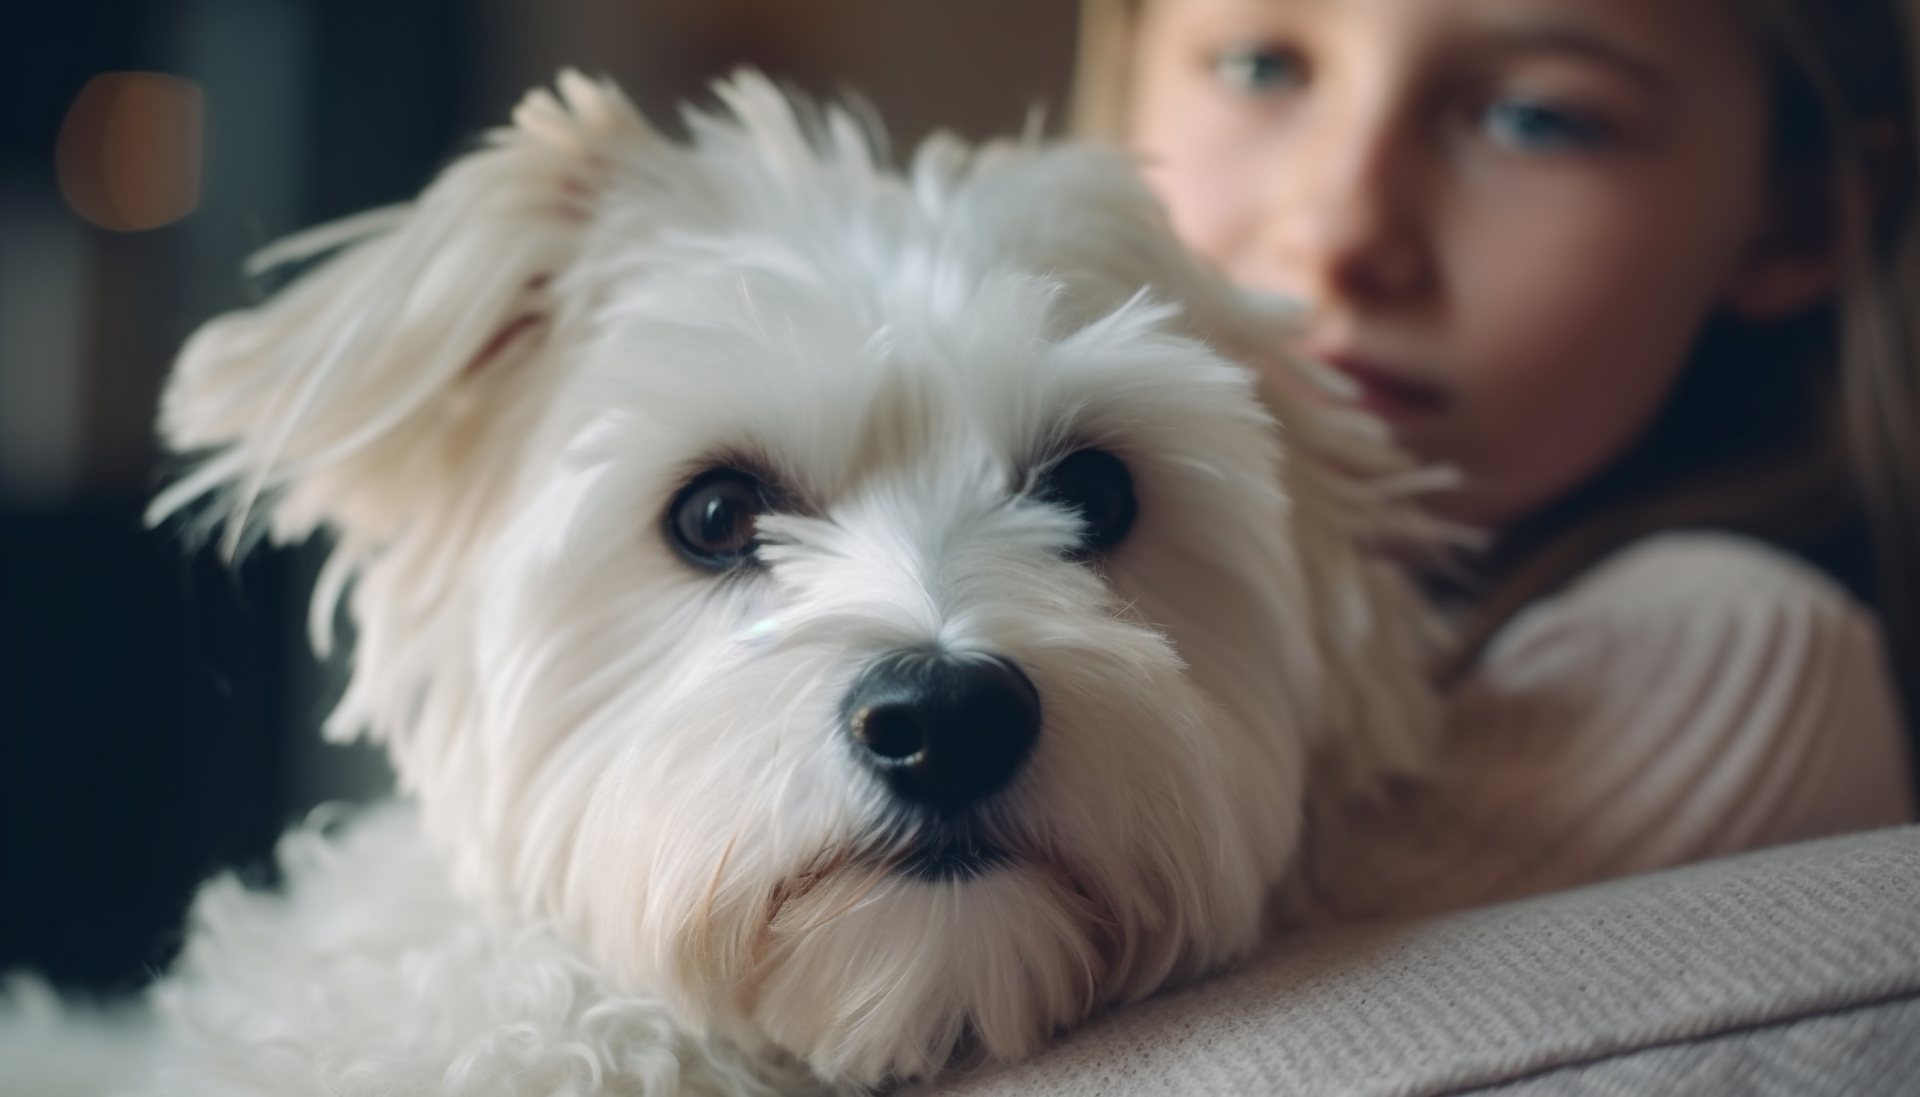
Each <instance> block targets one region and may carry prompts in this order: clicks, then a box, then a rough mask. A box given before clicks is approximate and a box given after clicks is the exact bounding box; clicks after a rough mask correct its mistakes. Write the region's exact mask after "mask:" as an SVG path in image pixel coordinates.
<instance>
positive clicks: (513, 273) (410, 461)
mask: <svg viewBox="0 0 1920 1097" xmlns="http://www.w3.org/2000/svg"><path fill="white" fill-rule="evenodd" d="M558 89H559V94H558V95H557V96H556V95H554V94H550V93H548V92H547V91H545V90H539V91H535V92H533V93H532V94H530V95H528V96H527V97H526V98H525V99H524V100H523V101H522V102H521V103H520V105H519V107H518V109H516V110H515V112H514V115H513V124H512V125H511V126H508V127H504V128H502V129H499V130H497V131H495V132H493V133H492V134H490V135H489V136H488V139H487V142H486V144H485V146H484V147H483V148H481V149H480V150H478V151H476V152H473V153H471V154H470V155H467V156H465V157H463V158H461V159H460V160H458V161H456V162H455V163H453V164H452V165H451V166H450V167H448V168H447V169H446V171H445V172H443V173H442V174H441V175H440V177H439V178H438V179H437V180H436V181H435V182H434V183H433V184H432V185H431V186H429V187H428V188H427V190H426V191H425V192H424V193H423V194H422V195H421V196H420V197H419V198H418V199H417V200H416V201H414V202H412V203H410V204H407V205H405V206H401V207H395V208H392V209H389V210H381V211H376V212H375V213H373V214H370V215H362V216H360V217H357V218H351V219H349V220H347V221H343V222H340V223H339V224H337V225H333V226H327V227H323V228H321V229H318V230H315V231H313V232H310V233H307V234H305V235H303V236H301V237H297V238H295V239H293V240H289V241H286V242H284V243H283V244H281V245H278V246H276V247H275V248H273V249H271V250H270V251H269V252H268V253H263V255H262V256H261V257H259V259H257V260H256V264H260V262H261V261H262V260H264V261H265V264H266V265H272V264H274V263H279V262H286V261H290V260H312V259H314V258H315V257H317V256H320V255H324V254H325V253H326V252H328V251H329V250H333V249H339V254H337V255H333V256H332V257H330V258H325V259H323V260H321V261H320V263H319V266H318V267H317V269H315V270H312V271H310V272H308V273H306V274H305V275H303V276H301V277H300V278H298V279H297V280H296V281H294V282H293V283H292V284H291V285H289V286H288V287H287V288H286V289H284V290H283V291H281V292H280V293H278V294H276V295H275V296H273V297H272V298H270V299H268V300H267V301H265V302H264V303H262V304H260V305H258V306H256V307H254V308H249V309H243V310H240V311H237V312H233V313H229V314H227V315H225V316H222V317H219V318H218V319H216V320H213V321H212V322H210V323H208V324H206V325H205V326H204V327H202V328H201V329H200V330H199V331H198V332H196V333H195V334H194V336H193V337H192V339H190V340H189V341H188V343H187V345H186V348H185V350H184V351H183V352H182V353H181V355H180V359H179V361H178V363H177V364H176V366H175V367H174V372H173V375H172V377H171V379H170V380H169V382H168V384H167V388H166V393H165V396H164V398H163V401H162V406H161V414H160V432H161V434H162V437H163V439H164V441H165V442H166V444H167V445H168V446H169V447H170V448H172V449H174V450H175V451H180V452H188V453H193V454H195V455H198V456H199V457H200V463H199V464H198V465H197V466H196V467H195V468H193V470H192V471H191V472H190V473H189V474H187V475H186V476H184V477H183V478H182V479H180V480H179V481H178V482H176V483H175V484H173V485H172V486H170V487H169V488H168V489H167V490H166V491H165V492H163V493H162V494H161V495H160V496H159V498H158V499H157V500H156V501H155V502H154V504H153V506H152V508H151V511H150V515H149V516H150V518H152V519H154V520H159V519H162V518H166V517H168V516H169V515H171V514H173V513H174V512H177V511H180V510H182V509H183V508H185V507H186V505H187V504H188V503H190V502H193V501H195V500H199V499H202V498H205V499H206V500H207V501H208V505H206V506H205V507H204V508H201V509H199V510H197V511H196V512H195V513H196V517H195V520H196V521H197V522H199V523H201V524H202V525H203V526H205V527H209V528H210V527H211V526H213V525H216V524H219V523H222V522H224V523H225V524H226V527H227V546H228V548H229V551H232V550H233V549H235V548H237V547H238V546H239V545H240V543H241V541H242V539H243V537H246V536H254V535H258V534H261V533H265V534H268V535H270V536H271V537H272V538H273V539H275V540H278V541H286V540H292V539H299V538H303V537H305V536H306V535H308V534H309V533H311V532H312V531H313V530H314V529H315V528H317V527H320V526H326V527H329V528H330V529H331V530H332V531H333V532H334V534H335V535H336V536H337V537H338V539H339V542H338V545H337V548H336V552H335V560H336V563H339V564H342V565H344V566H347V567H351V565H352V564H353V563H354V562H355V561H357V560H360V559H362V558H363V557H364V554H366V553H368V552H371V551H373V550H374V549H376V548H379V547H381V546H383V545H384V544H386V543H387V542H389V541H390V540H392V539H393V538H394V537H395V536H396V535H398V534H399V533H400V532H401V531H402V530H403V529H404V528H408V527H411V528H415V529H420V530H431V531H434V533H433V535H434V536H436V537H446V536H462V535H467V534H470V533H471V532H472V531H473V529H474V527H475V524H476V523H482V522H484V521H486V520H487V514H486V512H487V509H488V507H489V502H490V500H492V499H494V498H496V497H497V496H498V495H499V494H500V493H502V492H504V491H505V490H506V489H507V487H508V485H509V484H510V483H511V481H512V478H513V476H514V470H515V467H516V463H517V460H518V458H519V456H520V453H519V450H520V448H521V446H522V445H523V444H524V443H525V441H526V439H527V437H528V435H529V434H530V432H531V430H532V426H533V424H534V422H535V421H537V418H538V415H539V411H540V409H541V408H542V407H543V406H544V405H545V403H546V400H545V399H544V397H545V394H546V393H547V392H548V391H549V390H550V388H551V385H552V381H553V378H552V376H551V375H552V372H553V363H551V362H550V361H549V360H548V356H547V355H546V354H545V351H546V348H547V345H548V342H549V340H550V337H551V334H552V329H553V328H554V326H555V325H556V324H557V323H559V322H562V320H563V319H564V318H563V317H561V316H558V315H556V298H555V297H554V295H553V293H552V292H551V289H552V284H553V282H554V281H555V279H557V278H560V277H561V276H562V275H563V274H564V272H565V270H566V269H567V267H568V266H569V264H570V263H571V262H572V261H573V259H574V257H575V256H576V254H577V252H578V250H579V248H580V246H581V242H582V239H583V237H584V235H585V234H586V232H587V230H588V229H589V227H590V226H591V224H592V221H593V218H594V216H595V211H596V206H597V202H598V198H599V195H600V192H601V190H602V188H603V187H604V185H605V182H606V179H607V177H608V176H609V174H610V172H611V169H612V166H613V163H614V162H615V161H616V160H617V159H619V158H624V157H630V156H632V155H634V153H635V151H636V149H638V150H639V151H640V152H641V153H642V154H644V153H646V152H647V151H649V150H648V148H647V146H650V145H653V146H659V147H660V148H661V149H662V150H665V149H667V148H668V145H667V143H666V142H665V141H663V140H661V139H660V138H658V137H657V136H656V135H655V134H654V132H653V131H652V130H651V129H650V128H649V127H648V126H647V124H646V122H645V120H644V119H642V118H641V116H640V115H639V113H638V112H636V111H635V110H634V108H633V107H632V106H631V105H630V104H629V103H628V101H627V100H626V99H625V97H624V96H623V95H622V94H621V93H620V91H619V90H618V89H617V88H615V87H614V86H613V85H611V84H609V83H600V82H594V81H590V80H588V79H586V78H585V77H582V76H580V75H579V74H577V73H573V72H566V73H562V74H561V76H560V79H559V82H558ZM343 243H344V247H342V245H343Z"/></svg>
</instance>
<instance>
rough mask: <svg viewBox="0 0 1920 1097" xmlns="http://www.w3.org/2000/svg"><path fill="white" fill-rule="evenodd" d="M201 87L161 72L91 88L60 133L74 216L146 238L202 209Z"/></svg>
mask: <svg viewBox="0 0 1920 1097" xmlns="http://www.w3.org/2000/svg"><path fill="white" fill-rule="evenodd" d="M203 104H204V96H203V95H202V94H201V91H200V87H199V85H197V84H194V83H192V82H191V81H187V80H182V79H180V78H179V77H177V76H166V75H163V74H161V73H157V72H108V73H102V74H101V75H99V76H96V77H94V78H93V79H92V80H90V81H88V82H87V86H86V87H84V88H82V89H80V94H79V96H77V97H76V98H75V99H74V101H73V106H72V107H70V108H68V110H67V120H66V122H65V123H64V124H63V125H62V126H61V127H60V143H59V146H58V148H57V149H56V151H55V161H56V163H57V165H58V167H59V171H60V191H61V193H62V194H64V195H65V196H66V199H67V204H68V205H70V206H72V207H73V211H74V212H75V213H78V214H79V215H80V216H82V217H84V218H86V219H87V220H89V221H91V222H93V223H94V224H96V225H99V226H100V227H102V228H108V229H113V230H114V231H116V232H138V231H140V230H142V229H153V228H159V227H160V226H161V225H165V224H169V223H171V222H174V221H178V220H179V219H180V218H182V217H185V216H186V215H187V214H189V213H191V212H193V208H194V206H196V205H198V204H199V201H200V143H201V118H202V113H203Z"/></svg>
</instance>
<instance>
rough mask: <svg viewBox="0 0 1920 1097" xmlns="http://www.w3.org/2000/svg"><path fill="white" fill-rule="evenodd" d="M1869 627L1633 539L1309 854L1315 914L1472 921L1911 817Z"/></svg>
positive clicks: (1754, 571) (1828, 596) (1734, 571)
mask: <svg viewBox="0 0 1920 1097" xmlns="http://www.w3.org/2000/svg"><path fill="white" fill-rule="evenodd" d="M1909 772H1910V770H1909V766H1908V757H1907V742H1906V737H1905V732H1904V728H1903V725H1902V724H1901V721H1900V718H1899V712H1898V708H1897V706H1896V704H1895V702H1894V700H1893V692H1892V687H1891V684H1890V681H1889V678H1888V674H1887V670H1886V664H1885V655H1884V653H1883V651H1882V647H1881V640H1880V635H1879V630H1878V629H1877V627H1876V626H1875V624H1874V622H1873V619H1872V617H1871V616H1870V615H1869V614H1868V613H1867V612H1866V611H1865V610H1863V609H1862V608H1860V607H1859V606H1858V605H1857V604H1856V603H1854V602H1853V601H1852V600H1851V599H1850V598H1849V597H1848V596H1847V594H1846V593H1845V592H1844V591H1842V590H1841V589H1840V588H1839V587H1837V586H1835V585H1834V584H1833V583H1831V582H1830V581H1828V580H1827V579H1826V578H1825V577H1824V576H1822V575H1820V574H1819V573H1818V572H1816V571H1814V570H1812V569H1811V568H1808V567H1807V566H1805V565H1803V564H1801V563H1799V562H1798V561H1796V560H1794V559H1792V558H1791V557H1788V556H1786V555H1785V554H1783V553H1781V552H1778V551H1776V550H1774V549H1772V548H1769V547H1766V546H1764V545H1762V544H1760V543H1759V542H1756V541H1752V540H1747V539H1744V538H1738V537H1733V536H1728V535H1724V534H1713V533H1671V534H1663V535H1660V536H1657V537H1652V538H1649V539H1647V540H1645V541H1643V542H1640V543H1638V544H1636V545H1634V546H1632V547H1630V548H1628V549H1626V550H1624V551H1623V552H1621V553H1619V554H1618V555H1616V556H1615V557H1613V558H1612V559H1610V560H1608V561H1605V562H1603V563H1602V564H1601V565H1599V566H1598V567H1597V568H1595V569H1594V570H1593V571H1592V572H1590V573H1589V574H1588V575H1586V576H1585V577H1584V578H1583V579H1582V580H1580V581H1579V582H1577V583H1576V584H1575V585H1574V586H1572V587H1571V588H1569V589H1568V590H1567V591H1565V592H1564V593H1562V594H1561V595H1559V596H1556V597H1553V598H1550V599H1546V600H1543V601H1542V602H1540V603H1538V604H1536V605H1535V606H1533V607H1532V608H1530V609H1529V610H1528V611H1526V612H1525V613H1523V614H1522V615H1520V616H1519V617H1516V618H1515V619H1514V620H1513V622H1512V623H1511V624H1509V625H1508V626H1507V628H1506V629H1505V631H1504V632H1503V633H1502V634H1501V635H1500V636H1499V637H1497V638H1496V640H1495V642H1494V643H1493V644H1492V645H1491V646H1490V647H1489V649H1488V650H1487V652H1486V654H1485V655H1484V657H1483V658H1482V660H1481V663H1480V665H1479V666H1478V667H1477V668H1476V669H1475V671H1474V672H1473V673H1472V674H1471V675H1470V676H1469V677H1468V679H1467V680H1466V681H1465V683H1464V684H1463V685H1462V687H1461V688H1460V689H1459V690H1458V691H1457V692H1456V693H1455V695H1454V696H1453V698H1452V700H1451V708H1450V728H1449V734H1448V740H1447V744H1446V747H1445V748H1444V753H1443V756H1442V757H1441V759H1440V762H1439V765H1438V768H1437V769H1436V771H1435V773H1434V774H1433V776H1432V778H1431V780H1429V781H1425V782H1422V783H1420V784H1418V785H1410V786H1408V787H1405V788H1402V789H1400V790H1397V791H1396V792H1395V794H1394V795H1393V796H1392V797H1390V798H1389V800H1388V801H1387V802H1384V803H1382V804H1378V805H1369V806H1362V807H1360V808H1357V809H1356V810H1355V811H1353V812H1352V813H1351V815H1350V816H1349V817H1348V818H1346V819H1345V820H1344V825H1343V826H1342V827H1341V828H1339V832H1338V833H1328V834H1324V835H1322V836H1321V837H1320V838H1319V839H1318V840H1317V841H1316V843H1315V844H1314V846H1313V849H1312V851H1311V853H1310V854H1309V863H1308V865H1307V874H1308V878H1309V880H1310V882H1311V884H1312V886H1313V890H1314V893H1315V898H1316V900H1317V903H1318V905H1320V906H1322V907H1323V908H1324V912H1325V913H1326V914H1328V915H1330V916H1335V917H1361V916H1370V915H1381V914H1412V913H1425V912H1430V911H1435V910H1443V909H1450V908H1457V907H1463V906H1472V905H1478V904H1481V903H1486V902H1493V901H1498V900H1502V899H1509V898H1515V897H1518V896H1521V895H1527V894H1532V893H1536V892H1542V891H1550V890H1556V889H1559V888H1564V887H1570V886H1573V885H1576V884H1581V883H1585V882H1589V881H1592V880H1598V879H1602V878H1606V877H1611V876H1620V875H1625V874H1628V873H1635V872H1644V871H1649V870H1653V869H1658V868H1663V867H1667V866H1670V865H1675V864H1680V863H1683V862H1687V861H1695V860H1700V859H1703V858H1707V857H1715V856H1719V855H1723V854H1728V853H1733V852H1736V851H1739V850H1743V849H1751V848H1754V847H1757V846H1765V845H1773V844H1777V843H1782V842H1790V841H1795V840H1799V839H1805V838H1813V837H1818V836H1821V835H1827V834H1835V833H1840V832H1844V831H1851V830H1863V829H1867V828H1871V827H1878V826H1888V825H1893V824H1897V823H1901V822H1906V821H1908V820H1910V819H1912V818H1913V815H1914V801H1913V790H1912V788H1911V787H1910V783H1909V777H1908V774H1909Z"/></svg>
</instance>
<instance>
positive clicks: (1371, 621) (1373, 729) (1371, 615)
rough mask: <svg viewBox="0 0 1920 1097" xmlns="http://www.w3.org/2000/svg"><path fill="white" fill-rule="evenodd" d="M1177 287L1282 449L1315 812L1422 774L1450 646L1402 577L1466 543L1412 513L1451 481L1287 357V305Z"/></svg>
mask: <svg viewBox="0 0 1920 1097" xmlns="http://www.w3.org/2000/svg"><path fill="white" fill-rule="evenodd" d="M1186 289H1187V301H1188V317H1189V319H1190V321H1191V322H1192V323H1193V324H1194V325H1195V327H1196V328H1197V329H1199V330H1200V332H1201V333H1202V334H1203V335H1204V336H1205V337H1206V338H1207V339H1208V341H1209V342H1211V343H1213V344H1214V345H1215V346H1216V347H1217V348H1218V349H1220V350H1222V351H1223V352H1224V353H1226V354H1228V355H1229V356H1231V357H1234V358H1236V359H1238V360H1240V361H1241V362H1243V363H1245V364H1247V365H1248V366H1249V367H1250V368H1252V369H1253V370H1254V371H1255V373H1256V375H1257V376H1258V378H1259V385H1260V394H1261V397H1262V399H1263V401H1264V402H1265V403H1266V405H1267V406H1268V407H1269V408H1271V409H1272V411H1273V413H1274V417H1275V419H1276V420H1278V422H1279V425H1280V430H1281V434H1282V436H1283V441H1284V442H1285V445H1286V449H1287V459H1286V462H1285V466H1284V468H1283V469H1282V472H1281V476H1282V480H1283V481H1284V483H1285V484H1286V489H1287V495H1288V498H1289V499H1290V500H1291V501H1292V507H1291V513H1292V521H1293V525H1294V539H1295V542H1296V543H1297V544H1298V545H1299V549H1300V553H1299V558H1300V566H1301V571H1302V577H1303V578H1304V580H1305V586H1306V594H1307V597H1308V598H1310V599H1311V600H1312V601H1313V603H1314V604H1313V606H1312V608H1311V612H1310V613H1309V615H1308V616H1309V619H1310V620H1311V621H1312V622H1313V630H1314V635H1315V639H1316V641H1317V642H1316V644H1315V647H1316V649H1317V654H1318V655H1319V660H1320V668H1321V672H1322V675H1323V677H1322V680H1321V687H1322V705H1323V720H1322V724H1323V726H1324V728H1325V735H1326V738H1325V739H1324V740H1322V741H1321V742H1320V743H1319V744H1318V745H1319V752H1318V758H1317V775H1316V779H1315V780H1314V781H1312V782H1310V785H1309V787H1310V788H1311V789H1312V790H1313V792H1312V796H1313V799H1314V801H1315V804H1314V806H1315V808H1316V810H1318V809H1320V808H1322V807H1324V806H1326V805H1329V804H1338V803H1341V802H1344V801H1346V800H1348V799H1350V798H1351V797H1353V796H1354V795H1360V796H1369V795H1373V794H1376V793H1378V792H1379V791H1380V789H1381V788H1382V783H1383V782H1384V781H1385V780H1386V779H1388V778H1392V777H1398V776H1409V775H1416V774H1419V773H1421V772H1423V771H1425V770H1426V769H1427V768H1428V765H1429V763H1430V761H1431V758H1432V752H1433V748H1434V747H1435V745H1436V744H1437V741H1438V737H1439V734H1440V732H1441V730H1442V729H1441V720H1442V716H1443V713H1442V708H1441V703H1440V690H1439V687H1438V678H1439V673H1440V669H1441V660H1442V658H1443V656H1444V654H1445V653H1446V652H1447V651H1448V650H1449V647H1450V644H1451V637H1450V635H1449V630H1448V627H1447V626H1446V624H1445V623H1444V621H1443V620H1442V619H1441V617H1440V615H1439V614H1438V613H1437V612H1436V611H1435V610H1434V608H1433V606H1432V605H1431V603H1430V602H1429V601H1428V599H1427V598H1426V596H1425V595H1423V594H1422V593H1421V592H1420V591H1419V590H1418V588H1417V586H1416V584H1415V582H1414V579H1413V573H1414V571H1416V570H1418V569H1421V568H1436V567H1444V566H1445V565H1446V563H1447V562H1448V561H1449V560H1450V559H1451V558H1452V555H1453V553H1454V552H1455V551H1457V550H1458V549H1459V548H1461V547H1462V546H1464V545H1471V544H1474V543H1476V542H1477V536H1476V534H1475V533H1474V532H1472V531H1470V530H1468V529H1466V528H1465V527H1462V526H1457V525H1454V524H1452V523H1450V522H1446V521H1444V520H1441V519H1438V518H1435V517H1433V516H1431V515H1430V514H1428V513H1427V512H1426V510H1425V508H1423V507H1422V506H1421V505H1420V499H1421V496H1422V495H1424V494H1426V493H1428V492H1431V491H1434V490H1439V489H1444V488H1447V487H1451V486H1453V485H1454V483H1455V482H1456V476H1455V474H1454V472H1453V471H1452V470H1451V469H1446V468H1441V467H1436V466H1431V465H1423V464H1421V463H1420V462H1419V461H1417V460H1416V459H1415V458H1414V457H1413V456H1412V455H1410V454H1408V453H1407V452H1406V451H1405V450H1402V449H1401V448H1400V447H1398V446H1397V445H1395V444H1394V442H1393V441H1392V439H1391V437H1390V435H1389V433H1388V430H1387V427H1386V424H1384V423H1382V422H1381V421H1380V420H1378V419H1376V418H1374V417H1373V416H1371V415H1367V414H1364V413H1362V412H1359V411H1354V410H1347V409H1346V408H1343V407H1342V406H1340V405H1341V403H1342V402H1343V400H1342V398H1343V397H1347V398H1350V397H1351V395H1352V393H1351V386H1350V383H1348V382H1346V381H1345V380H1344V379H1343V378H1341V377H1340V376H1339V375H1337V374H1335V373H1333V372H1332V371H1331V370H1329V369H1328V368H1327V367H1325V366H1322V365H1319V364H1318V363H1315V362H1311V361H1307V360H1305V359H1304V358H1301V357H1299V356H1298V355H1297V354H1295V353H1294V352H1292V351H1291V350H1290V349H1289V348H1291V347H1292V346H1294V345H1295V343H1296V340H1297V336H1298V322H1297V316H1298V308H1297V306H1294V305H1292V304H1289V303H1287V302H1284V301H1281V300H1278V299H1275V298H1269V297H1266V296H1264V295H1261V294H1257V293H1251V292H1247V291H1242V290H1239V289H1237V288H1235V287H1232V286H1230V285H1229V284H1227V283H1226V282H1225V281H1224V280H1216V279H1209V278H1200V279H1194V280H1190V281H1189V282H1188V283H1187V285H1186Z"/></svg>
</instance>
